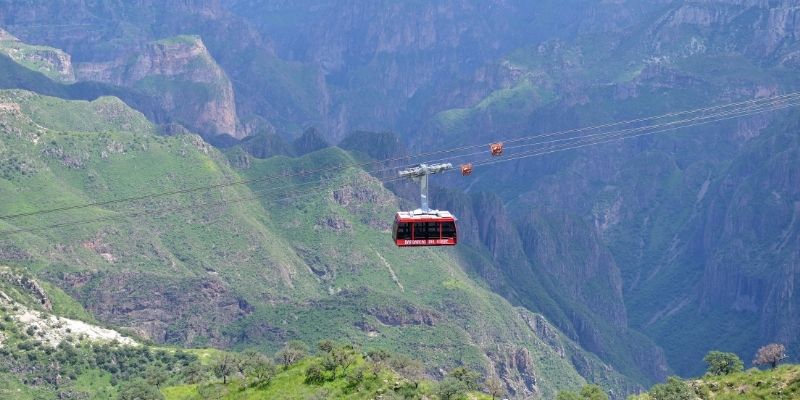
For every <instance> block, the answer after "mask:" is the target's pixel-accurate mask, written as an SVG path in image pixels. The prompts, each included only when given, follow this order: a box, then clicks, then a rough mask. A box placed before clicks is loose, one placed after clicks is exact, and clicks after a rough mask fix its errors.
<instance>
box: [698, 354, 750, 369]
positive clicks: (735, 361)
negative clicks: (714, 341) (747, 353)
mask: <svg viewBox="0 0 800 400" xmlns="http://www.w3.org/2000/svg"><path fill="white" fill-rule="evenodd" d="M703 361H705V362H706V364H708V370H707V371H708V374H710V375H728V374H733V373H736V372H742V371H743V370H744V363H743V362H742V360H741V359H739V356H737V355H736V354H733V353H723V352H721V351H712V352H709V353H708V354H706V356H705V357H703Z"/></svg>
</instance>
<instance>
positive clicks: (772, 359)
mask: <svg viewBox="0 0 800 400" xmlns="http://www.w3.org/2000/svg"><path fill="white" fill-rule="evenodd" d="M785 359H786V348H785V347H783V345H782V344H779V343H770V344H768V345H766V346H764V347H762V348H760V349H758V351H757V352H756V358H755V360H753V365H767V364H769V366H770V367H771V368H773V369H774V368H775V367H777V366H778V363H779V362H781V361H783V360H785Z"/></svg>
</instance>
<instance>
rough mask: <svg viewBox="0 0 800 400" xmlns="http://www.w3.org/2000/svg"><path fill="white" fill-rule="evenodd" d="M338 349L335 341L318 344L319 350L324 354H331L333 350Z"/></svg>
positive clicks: (323, 341) (324, 341)
mask: <svg viewBox="0 0 800 400" xmlns="http://www.w3.org/2000/svg"><path fill="white" fill-rule="evenodd" d="M335 348H336V343H335V342H334V341H333V340H328V339H325V340H320V342H319V343H318V344H317V349H319V350H320V351H321V352H323V353H330V352H332V351H333V349H335Z"/></svg>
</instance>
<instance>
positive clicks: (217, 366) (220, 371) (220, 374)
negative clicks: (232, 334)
mask: <svg viewBox="0 0 800 400" xmlns="http://www.w3.org/2000/svg"><path fill="white" fill-rule="evenodd" d="M213 371H214V375H216V377H217V378H222V383H223V384H227V383H228V376H230V374H232V373H233V372H234V371H235V366H234V357H233V356H231V355H230V354H225V355H224V356H222V358H220V359H218V360H217V362H216V363H214V367H213Z"/></svg>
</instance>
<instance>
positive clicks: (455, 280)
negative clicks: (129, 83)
mask: <svg viewBox="0 0 800 400" xmlns="http://www.w3.org/2000/svg"><path fill="white" fill-rule="evenodd" d="M0 112H2V113H3V124H2V126H1V127H2V136H0V138H2V141H1V142H0V165H2V173H3V175H2V177H0V191H2V195H3V198H4V199H6V201H4V202H3V204H2V205H0V214H2V215H13V214H20V213H26V212H31V211H36V210H41V209H49V208H56V207H64V206H70V205H73V204H83V203H97V202H100V203H102V202H103V201H106V200H110V199H116V198H121V197H131V196H137V195H141V194H145V193H158V192H165V191H170V190H174V189H175V188H186V187H194V186H199V185H201V186H202V185H211V184H218V183H223V182H230V181H236V180H242V179H247V180H251V183H249V184H248V185H233V186H225V187H220V188H218V189H215V190H210V191H196V192H187V193H182V194H179V195H175V196H164V197H157V198H149V199H146V200H142V201H136V202H126V203H110V204H98V205H96V206H92V207H86V208H79V209H73V210H69V211H66V212H60V213H48V214H35V215H31V216H22V217H18V218H10V219H3V220H2V221H0V227H2V229H3V231H5V232H8V231H13V230H14V229H26V228H31V227H41V226H47V225H51V224H57V223H62V222H65V221H78V220H86V219H97V218H103V220H100V221H95V222H91V223H86V224H80V225H69V226H62V227H59V228H57V229H45V230H33V231H23V232H18V233H14V234H7V233H5V234H2V236H0V258H2V260H3V262H4V263H8V264H12V265H15V266H19V267H24V268H26V269H27V270H29V271H31V272H33V273H35V274H36V275H37V276H38V277H41V278H44V279H46V280H47V281H49V282H52V283H54V284H55V285H57V286H58V287H60V288H62V289H63V290H64V291H66V292H67V293H69V294H70V295H72V296H74V297H75V298H76V299H77V300H78V301H79V302H80V303H81V304H82V305H83V306H84V307H85V308H86V310H87V311H88V312H90V313H91V314H92V315H93V316H94V318H96V319H97V320H99V321H102V322H104V323H108V324H111V325H113V326H117V327H121V328H125V329H128V330H131V331H133V332H136V333H137V334H139V335H141V336H143V337H146V338H149V339H151V340H153V341H155V342H160V343H174V344H183V345H191V346H205V345H215V346H225V347H233V348H244V347H251V346H256V347H258V348H260V349H263V350H268V351H274V350H276V349H277V348H278V347H279V346H280V345H282V343H284V342H286V341H287V340H290V339H295V338H299V339H302V340H305V341H306V342H309V343H314V342H316V341H317V340H321V339H324V338H334V339H337V340H341V341H347V342H354V343H357V344H363V345H367V344H368V345H369V346H373V347H375V348H385V349H388V350H391V351H396V352H401V353H405V354H414V355H415V358H419V359H422V360H424V361H425V362H426V365H427V366H428V372H429V373H431V374H433V375H434V376H438V375H439V374H440V372H438V371H439V369H440V368H441V369H443V370H449V369H451V368H453V367H455V366H458V365H466V366H469V367H471V368H474V369H477V370H480V371H483V372H484V373H487V374H489V373H494V374H497V375H498V376H499V377H500V378H501V379H503V380H504V382H505V383H506V385H507V386H508V388H509V389H510V390H513V391H515V393H517V395H518V396H537V397H545V398H546V397H549V396H551V395H552V394H553V393H555V391H556V390H557V389H560V388H571V387H577V386H578V385H579V384H581V383H582V382H584V381H585V378H584V377H582V376H581V375H580V374H579V373H578V372H577V371H576V369H575V365H573V364H577V363H580V364H581V365H580V367H581V368H580V369H581V372H582V373H583V374H584V375H585V376H586V377H587V378H588V379H589V380H591V381H596V382H600V383H603V384H605V385H607V386H609V387H612V388H615V389H616V390H618V391H621V392H624V391H626V390H630V389H631V388H632V387H633V385H632V384H631V383H629V381H627V380H626V379H625V378H623V377H622V376H621V375H619V374H617V373H615V372H613V370H611V369H610V368H609V367H607V366H606V365H604V364H603V363H601V362H599V360H597V359H596V358H595V357H593V356H591V355H588V354H586V353H585V352H583V351H581V350H580V349H579V348H578V347H577V346H576V345H575V344H574V343H572V342H571V341H570V340H568V339H566V338H565V337H564V336H562V335H561V334H559V333H558V332H557V330H555V329H554V328H553V327H552V326H550V325H549V323H547V322H546V321H545V320H544V318H541V317H539V316H536V315H534V314H531V313H529V312H528V311H525V310H522V309H517V308H514V307H512V306H511V305H510V304H509V303H508V302H507V301H506V300H504V299H502V298H501V297H499V296H498V295H496V294H493V293H491V292H490V291H488V290H487V289H485V288H483V287H481V286H480V285H479V284H477V283H476V282H475V281H474V280H473V279H471V278H470V277H469V276H467V275H466V274H465V273H464V271H463V270H462V267H461V266H460V264H459V258H458V255H457V253H455V252H453V251H451V250H447V249H422V250H412V251H407V249H399V248H396V247H395V246H394V245H393V244H392V243H391V241H390V240H389V239H388V237H389V233H388V226H389V225H388V221H390V220H391V217H392V214H393V212H394V211H395V210H396V208H397V200H396V199H395V198H394V196H393V195H392V194H391V193H390V192H388V191H386V190H385V189H383V188H382V187H381V185H380V184H379V182H378V181H376V180H375V179H374V178H372V177H370V176H369V175H367V174H366V173H365V172H363V171H361V170H359V169H357V168H347V169H344V170H337V169H336V168H335V167H337V166H340V165H342V164H345V165H346V164H350V163H353V160H352V158H351V157H350V156H349V155H348V154H347V153H345V152H343V151H342V150H339V149H337V148H330V149H324V150H321V151H318V152H314V153H311V154H308V155H306V156H303V157H300V158H296V159H290V158H285V157H273V158H270V159H266V160H259V159H251V158H249V157H246V156H245V157H243V158H242V157H232V158H233V159H236V160H237V162H236V163H235V165H237V168H240V170H236V169H234V168H233V167H231V165H230V164H229V163H228V161H227V158H226V157H225V156H224V155H223V154H221V153H220V152H219V151H217V150H215V149H214V148H212V147H210V146H209V145H207V144H206V143H205V142H203V141H202V140H201V139H200V138H199V137H197V136H194V135H179V136H174V137H161V136H156V135H154V134H153V133H154V132H155V128H154V127H153V126H152V125H151V124H150V123H149V122H148V121H147V120H146V119H145V118H144V116H142V115H141V114H139V113H137V112H135V111H133V110H131V109H130V108H128V107H126V106H125V105H124V104H123V103H122V102H120V101H119V100H117V99H115V98H101V99H98V100H96V101H93V102H85V101H65V100H61V99H57V98H52V97H45V96H41V95H37V94H34V93H31V92H25V91H19V90H15V91H3V92H0ZM319 169H322V170H326V169H327V170H328V171H329V172H324V173H322V174H315V175H297V174H299V173H301V172H303V171H310V170H319ZM292 174H294V176H291V175H292ZM280 175H283V177H281V178H276V179H270V180H268V181H262V182H259V181H258V180H259V179H262V180H263V178H264V177H273V176H280ZM254 196H263V197H259V201H242V200H243V199H251V198H253V197H254ZM300 196H302V197H300ZM164 209H171V210H172V211H170V212H165V213H155V211H157V210H164Z"/></svg>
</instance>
